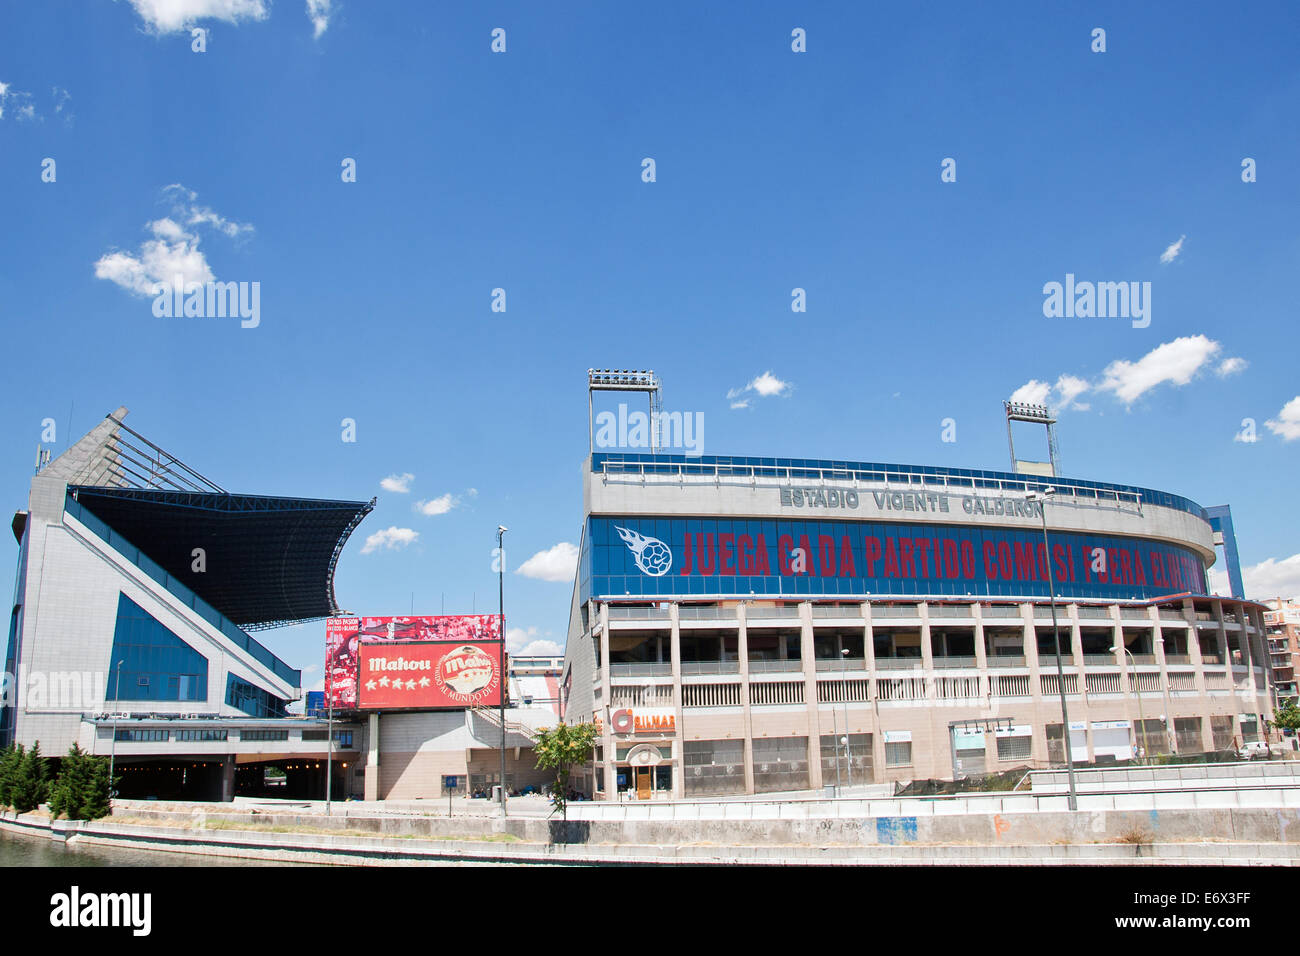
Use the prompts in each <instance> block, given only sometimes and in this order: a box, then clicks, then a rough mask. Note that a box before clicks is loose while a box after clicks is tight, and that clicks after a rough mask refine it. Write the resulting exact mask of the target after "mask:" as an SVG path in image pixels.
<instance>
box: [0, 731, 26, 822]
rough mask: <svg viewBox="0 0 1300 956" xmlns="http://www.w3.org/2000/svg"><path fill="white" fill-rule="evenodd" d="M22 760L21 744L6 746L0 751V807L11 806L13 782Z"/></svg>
mask: <svg viewBox="0 0 1300 956" xmlns="http://www.w3.org/2000/svg"><path fill="white" fill-rule="evenodd" d="M22 762H23V745H22V744H18V745H17V746H16V747H6V748H4V751H3V752H0V807H9V806H13V799H12V797H11V794H12V793H13V788H14V783H15V782H16V781H17V779H18V769H19V768H20V767H21V766H22Z"/></svg>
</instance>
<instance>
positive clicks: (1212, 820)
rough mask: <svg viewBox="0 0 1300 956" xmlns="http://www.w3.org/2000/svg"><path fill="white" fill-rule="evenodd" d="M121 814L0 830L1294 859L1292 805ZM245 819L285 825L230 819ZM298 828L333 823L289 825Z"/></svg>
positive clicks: (813, 859) (432, 856)
mask: <svg viewBox="0 0 1300 956" xmlns="http://www.w3.org/2000/svg"><path fill="white" fill-rule="evenodd" d="M130 819H131V822H130V823H127V822H123V820H122V818H113V817H110V818H108V819H106V820H100V821H95V822H93V823H75V822H67V821H54V822H53V823H50V822H49V821H48V820H41V819H38V818H31V817H30V816H28V817H23V818H19V819H15V818H14V815H13V814H8V813H7V814H3V816H2V817H0V828H4V829H10V830H18V829H21V830H23V831H25V832H37V833H42V832H43V833H44V835H47V836H50V837H52V838H55V839H66V840H69V841H70V842H71V843H72V844H73V845H78V844H85V845H102V846H130V847H133V848H137V849H154V850H175V851H181V852H194V853H204V854H210V855H212V856H216V857H245V858H254V859H269V860H283V861H285V862H303V863H333V864H345V865H346V864H353V865H364V864H376V863H380V864H403V863H405V864H419V863H465V864H473V863H476V862H477V863H550V864H625V865H627V864H644V863H699V864H732V865H734V864H744V863H768V864H770V863H816V864H889V865H901V864H977V863H978V864H998V863H1006V864H1026V863H1034V864H1052V863H1062V864H1070V863H1135V864H1136V863H1141V864H1152V863H1168V864H1177V865H1190V864H1215V863H1223V864H1233V865H1241V864H1248V863H1258V864H1294V863H1296V862H1300V825H1298V824H1300V819H1298V818H1297V814H1296V812H1295V811H1294V810H1289V809H1287V810H1270V809H1262V808H1252V809H1245V810H1222V811H1174V810H1171V811H1163V812H1160V813H1137V812H1129V811H1122V812H1115V811H1111V812H1106V813H1096V812H1079V813H1075V814H1068V813H1043V814H1007V815H1005V816H1003V815H1000V814H993V815H987V816H962V817H930V818H914V817H882V818H879V819H872V820H820V821H818V820H797V821H796V820H769V821H764V820H752V821H749V820H747V821H717V822H711V823H685V822H648V821H638V822H621V823H613V822H608V823H594V822H593V823H586V822H581V823H578V822H574V823H570V824H568V825H567V827H566V825H565V824H562V823H555V824H552V823H551V822H549V821H546V820H537V819H532V820H528V819H512V820H507V821H504V822H503V821H500V820H492V819H482V818H479V819H475V818H464V819H453V820H447V819H446V818H442V819H438V818H429V817H368V818H347V819H345V818H341V817H321V816H309V815H301V814H269V813H258V814H255V815H250V814H247V813H202V812H200V813H194V812H186V811H182V810H170V811H169V810H157V811H151V812H149V813H147V814H146V813H142V812H139V811H134V810H133V814H132V817H131V818H130ZM146 820H148V823H146V822H145V821H146ZM250 823H253V824H255V825H256V826H258V827H263V828H266V827H275V828H285V829H277V830H270V829H248V830H241V829H239V826H240V825H244V826H247V825H249V824H250ZM155 824H156V825H155ZM168 824H170V825H168ZM178 824H180V825H178ZM305 827H310V828H312V829H313V830H324V831H337V832H333V833H330V832H324V833H321V832H302V831H296V830H294V829H289V828H305ZM502 833H508V834H511V835H513V836H514V837H516V838H517V839H518V840H519V841H520V842H506V843H503V842H489V839H490V838H494V837H495V838H496V839H498V840H499V839H500V838H501V837H500V835H501V834H502ZM214 862H215V861H214Z"/></svg>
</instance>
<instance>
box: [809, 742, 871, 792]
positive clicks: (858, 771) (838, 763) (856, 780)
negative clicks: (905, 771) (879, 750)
mask: <svg viewBox="0 0 1300 956" xmlns="http://www.w3.org/2000/svg"><path fill="white" fill-rule="evenodd" d="M843 736H844V735H843V734H839V735H836V734H822V735H821V760H822V784H823V785H826V786H829V785H830V784H832V783H834V782H835V779H836V777H835V773H836V769H837V768H838V770H839V775H840V776H839V779H840V782H841V783H843V784H844V785H845V786H847V785H848V784H849V783H850V782H852V784H853V786H855V787H856V786H857V785H859V784H863V783H875V779H876V775H875V763H874V760H873V756H872V750H871V734H849V752H848V753H847V754H845V752H844V744H843V743H840V744H839V746H838V752H837V748H836V741H839V740H841V739H842V738H843Z"/></svg>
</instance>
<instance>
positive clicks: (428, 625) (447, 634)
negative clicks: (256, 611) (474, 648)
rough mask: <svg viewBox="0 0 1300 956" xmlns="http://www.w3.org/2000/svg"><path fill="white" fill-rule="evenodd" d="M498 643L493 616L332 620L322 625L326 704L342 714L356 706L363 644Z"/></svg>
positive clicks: (498, 623) (497, 621) (497, 625)
mask: <svg viewBox="0 0 1300 956" xmlns="http://www.w3.org/2000/svg"><path fill="white" fill-rule="evenodd" d="M500 640H501V619H500V617H498V616H497V615H496V614H455V615H452V614H448V615H437V616H434V615H426V616H412V617H331V618H329V619H328V620H327V621H326V622H325V691H326V697H327V701H328V702H329V703H331V704H332V705H333V706H334V707H338V708H340V709H343V710H347V709H350V708H353V707H356V706H357V659H358V657H359V656H360V653H361V645H363V644H371V643H381V642H394V643H406V642H411V641H424V642H429V641H455V642H457V643H467V642H471V641H500Z"/></svg>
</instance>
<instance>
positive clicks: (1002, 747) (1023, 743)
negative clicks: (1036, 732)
mask: <svg viewBox="0 0 1300 956" xmlns="http://www.w3.org/2000/svg"><path fill="white" fill-rule="evenodd" d="M1033 743H1034V738H1033V737H1030V736H1028V735H1026V736H1023V737H999V738H998V759H999V760H1028V759H1029V755H1030V753H1031V752H1032V750H1033Z"/></svg>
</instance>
